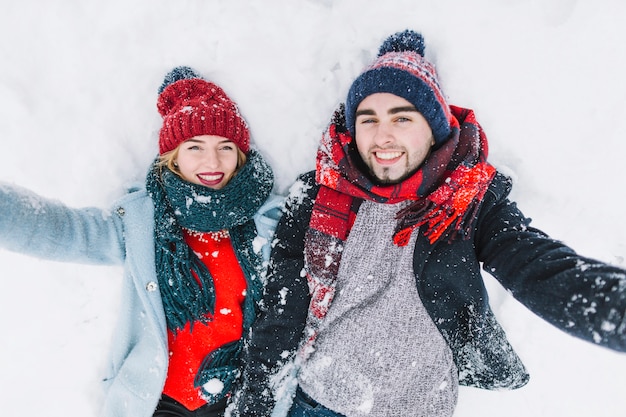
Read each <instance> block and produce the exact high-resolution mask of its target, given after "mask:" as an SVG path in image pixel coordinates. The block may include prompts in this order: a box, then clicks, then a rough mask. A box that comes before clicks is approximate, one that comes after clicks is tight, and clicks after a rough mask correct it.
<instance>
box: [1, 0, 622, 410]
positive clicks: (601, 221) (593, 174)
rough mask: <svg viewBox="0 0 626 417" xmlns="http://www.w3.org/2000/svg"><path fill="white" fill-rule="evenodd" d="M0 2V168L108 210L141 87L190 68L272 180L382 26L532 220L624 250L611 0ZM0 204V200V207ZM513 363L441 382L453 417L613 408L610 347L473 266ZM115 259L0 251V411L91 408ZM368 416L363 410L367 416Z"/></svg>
mask: <svg viewBox="0 0 626 417" xmlns="http://www.w3.org/2000/svg"><path fill="white" fill-rule="evenodd" d="M1 9H2V11H1V12H0V34H1V36H0V57H1V59H2V63H1V65H0V138H1V142H0V143H1V144H2V151H3V154H4V157H3V160H2V163H1V164H0V179H2V180H5V181H9V182H14V183H17V184H21V185H23V186H26V187H28V188H31V189H33V190H35V191H36V192H38V193H40V194H43V195H45V196H48V197H53V198H57V199H59V200H62V201H64V202H65V203H67V204H69V205H71V206H87V205H95V206H101V207H108V205H109V204H110V203H112V201H113V200H114V199H115V198H117V197H118V196H120V195H121V194H122V193H123V192H124V187H125V186H126V185H127V184H129V183H130V182H132V181H135V180H140V181H143V178H144V175H145V172H146V169H147V167H148V165H149V163H150V162H151V160H152V158H153V157H154V156H155V155H156V150H157V147H156V134H157V132H158V129H159V127H160V117H159V115H158V113H157V111H156V96H157V88H158V87H159V85H160V84H161V81H162V79H163V76H164V75H165V74H166V73H167V72H168V71H169V70H170V69H171V68H172V67H174V66H177V65H190V66H192V67H194V68H195V69H196V70H198V71H199V72H201V73H202V74H203V75H205V77H206V78H208V79H210V80H213V81H215V82H216V83H217V84H219V85H221V86H222V87H223V88H224V89H225V90H226V92H227V93H228V94H229V95H230V96H231V97H232V98H233V99H234V100H235V101H236V102H237V103H238V104H239V106H240V108H241V110H242V113H243V114H244V116H245V117H246V119H247V120H248V122H249V124H250V126H251V131H252V134H253V137H254V141H255V143H256V146H257V147H258V148H259V149H260V150H261V152H262V153H263V154H264V155H265V156H267V157H268V159H269V161H270V163H271V164H272V165H273V167H274V170H275V172H276V176H277V190H278V191H279V192H281V193H284V192H285V191H286V189H287V188H288V186H289V185H290V184H291V182H292V181H293V180H294V179H295V177H296V175H297V174H299V173H301V172H303V171H305V170H309V169H312V168H313V167H314V158H315V150H316V146H317V143H318V140H319V138H320V135H321V132H322V131H323V129H324V128H325V126H326V124H327V122H328V121H329V118H330V116H331V113H332V111H333V109H334V108H335V106H336V105H337V104H338V103H339V102H340V101H343V100H344V97H345V94H346V92H347V89H348V88H349V85H350V83H351V81H352V80H353V79H354V78H355V77H356V76H357V75H358V74H359V73H360V71H361V70H362V68H363V67H364V66H365V65H366V64H368V63H369V62H370V61H371V60H372V59H373V57H374V56H375V54H376V52H377V50H378V47H379V45H380V43H381V42H382V41H383V40H384V38H385V37H386V36H387V35H389V34H391V33H393V32H396V31H399V30H403V29H405V28H412V29H416V30H419V31H421V32H422V33H423V34H424V36H425V39H426V50H427V56H429V57H430V58H431V59H432V60H433V61H434V62H435V63H436V65H437V68H438V70H439V73H440V77H441V80H442V84H443V87H444V90H445V92H446V94H447V96H448V98H449V101H450V102H451V103H453V104H457V105H460V106H464V107H469V108H473V109H474V110H475V112H476V114H477V117H478V120H479V122H480V123H481V124H482V125H483V127H484V129H485V130H486V132H487V135H488V137H489V139H490V145H491V161H492V162H493V163H494V164H495V165H496V166H497V167H498V168H500V169H502V170H503V171H505V172H507V173H508V174H510V175H512V176H513V177H514V179H515V187H514V191H513V194H512V197H513V198H514V199H515V200H516V201H517V202H518V204H519V206H520V207H521V209H522V210H523V211H524V212H525V214H527V215H528V216H530V217H532V218H533V219H534V225H535V226H537V227H539V228H541V229H543V230H545V231H546V232H548V233H549V234H550V235H552V236H553V237H556V238H558V239H561V240H563V241H565V242H566V243H568V244H569V245H571V246H573V247H574V248H575V249H576V250H578V251H579V252H580V253H582V254H584V255H587V256H591V257H595V258H599V259H601V260H604V261H606V262H611V263H614V264H617V265H621V266H626V262H625V260H624V258H625V257H626V246H625V243H626V242H625V236H626V233H625V232H626V222H625V221H624V212H625V210H624V203H626V191H624V190H625V188H626V187H625V186H624V180H625V176H624V158H625V157H626V143H625V136H626V126H625V124H624V120H625V119H626V76H625V74H626V43H625V39H626V24H625V21H626V2H623V1H621V0H613V1H611V0H598V1H595V2H590V1H575V0H500V1H498V0H491V1H489V0H480V1H472V0H468V1H451V0H445V1H441V0H440V1H424V0H377V1H367V0H336V1H331V0H319V1H313V0H265V1H239V0H212V1H210V0H176V1H173V0H171V1H165V0H134V1H128V0H107V1H93V0H46V1H39V0H20V1H6V0H5V1H3V2H2V7H1ZM0 215H2V213H0ZM487 279H488V280H489V281H488V282H489V290H490V293H491V302H492V305H493V307H494V310H495V312H496V315H497V316H498V318H499V319H500V320H501V322H502V323H503V325H504V327H505V328H506V330H507V332H508V335H509V337H510V339H511V341H512V343H513V345H514V346H515V348H516V349H517V351H518V352H519V354H520V355H521V357H522V358H523V359H524V361H525V363H526V365H527V366H528V368H529V371H530V373H531V380H530V383H529V384H528V385H527V386H526V387H524V388H522V389H520V390H516V391H511V392H487V391H482V390H478V389H473V388H461V390H460V398H459V405H458V408H457V412H456V416H457V417H470V416H481V417H492V416H493V417H495V416H498V417H500V416H503V415H506V416H508V417H517V416H519V417H522V416H523V417H530V416H533V417H538V416H546V417H561V416H594V417H618V416H624V415H626V400H624V389H625V387H626V357H625V356H624V355H622V354H617V353H614V352H611V351H609V350H607V349H604V348H599V347H596V346H593V345H592V344H590V343H587V342H582V341H578V340H576V339H574V338H572V337H570V336H567V335H565V334H564V333H561V332H560V331H558V330H556V329H554V328H553V327H551V326H550V325H548V324H546V323H545V322H543V321H541V320H540V319H538V318H537V317H536V316H534V315H533V314H532V313H530V312H529V311H527V310H526V309H525V308H523V307H521V305H520V304H519V303H517V302H516V301H515V300H513V299H512V297H510V296H509V295H508V294H507V293H506V292H504V291H502V290H501V287H499V285H498V284H497V283H494V281H493V280H492V279H491V278H487ZM120 280H121V268H117V267H99V266H83V265H73V264H61V263H55V262H48V261H42V260H37V259H33V258H28V257H25V256H22V255H16V254H13V253H8V252H6V251H0V288H1V290H0V329H2V337H1V340H0V404H1V405H0V409H1V410H2V411H1V414H2V415H4V416H40V415H41V416H44V415H45V416H47V417H58V416H68V415H72V416H93V415H95V414H97V410H98V407H99V401H100V389H99V379H100V377H101V371H102V369H103V365H104V361H105V359H106V356H107V350H108V345H109V343H115V341H114V340H113V341H111V335H112V329H113V323H114V321H115V319H116V317H117V308H118V298H119V284H120ZM377 417H378V416H377Z"/></svg>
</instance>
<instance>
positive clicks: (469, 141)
mask: <svg viewBox="0 0 626 417" xmlns="http://www.w3.org/2000/svg"><path fill="white" fill-rule="evenodd" d="M450 108H451V110H452V113H453V115H454V116H455V119H456V120H455V121H458V123H457V124H455V125H453V126H452V136H451V137H450V138H449V139H448V141H447V142H445V143H444V145H443V146H441V147H440V148H439V149H437V150H435V151H434V152H433V153H431V154H430V155H429V157H428V158H427V159H426V161H425V162H424V164H423V166H422V167H421V168H420V169H419V170H418V171H417V172H415V173H414V174H413V175H412V176H411V177H409V178H407V179H406V180H404V181H402V182H401V183H399V184H392V185H376V184H375V183H373V182H372V181H371V180H370V179H369V178H367V177H366V176H365V175H363V173H362V172H363V169H364V166H363V162H362V161H361V158H360V156H359V155H358V152H357V150H356V147H355V146H354V145H353V144H352V138H351V136H350V134H349V132H348V131H347V129H346V128H345V124H344V123H345V122H344V120H345V119H344V116H343V108H342V107H340V109H339V110H337V111H336V112H335V115H334V118H333V122H332V123H331V124H330V126H329V128H328V130H327V131H326V133H325V134H324V136H323V138H322V142H321V145H320V147H319V150H318V153H317V167H316V168H317V170H316V180H317V182H319V183H320V184H321V185H322V187H321V189H320V193H319V194H318V196H317V199H316V202H315V206H314V207H313V213H312V216H311V223H310V227H311V228H312V229H315V230H319V231H321V232H323V233H325V234H330V235H332V236H334V237H336V238H338V239H340V240H342V241H343V240H345V239H346V237H347V236H348V232H349V230H350V227H351V225H352V224H351V222H352V221H353V220H354V216H355V215H356V213H355V210H357V209H358V206H359V204H360V202H361V201H363V200H364V199H367V200H372V201H376V202H379V203H390V204H393V203H397V202H400V201H405V200H413V201H414V203H412V204H411V205H410V206H409V207H408V208H406V209H404V210H402V211H400V212H399V213H398V216H397V218H398V220H399V221H398V228H397V230H396V234H395V237H394V242H395V243H396V244H398V245H406V243H407V242H408V238H409V237H410V234H411V232H412V231H413V230H414V229H415V228H417V227H420V226H422V225H425V226H426V228H425V230H424V234H425V235H426V236H428V237H429V239H430V242H431V243H434V242H435V241H437V240H438V239H439V238H440V237H441V236H442V235H443V234H444V232H446V231H448V232H449V234H450V238H452V237H454V236H456V235H457V234H462V235H465V236H467V235H468V234H469V228H470V227H471V220H472V218H473V217H474V216H475V214H476V210H477V209H478V206H479V203H480V201H481V200H482V198H483V196H484V193H485V191H486V190H487V187H488V186H489V184H490V182H491V180H492V179H493V177H494V175H495V168H494V167H493V166H491V165H490V164H488V163H487V162H486V159H487V150H488V148H487V137H486V136H485V134H484V132H483V130H482V128H481V127H480V125H479V124H478V123H477V122H476V118H475V116H474V112H473V111H472V110H469V109H462V108H460V107H455V106H450ZM355 200H356V201H355ZM451 226H452V227H451Z"/></svg>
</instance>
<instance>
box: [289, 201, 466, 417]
mask: <svg viewBox="0 0 626 417" xmlns="http://www.w3.org/2000/svg"><path fill="white" fill-rule="evenodd" d="M403 204H404V203H399V204H379V203H374V202H370V201H365V202H363V204H362V205H361V207H360V209H359V213H358V216H357V219H356V222H355V224H354V226H353V227H352V229H351V231H350V235H349V237H348V239H347V241H346V243H345V248H344V253H343V255H342V261H341V265H340V268H339V274H338V277H337V284H336V289H337V292H336V294H335V299H334V300H333V303H332V305H331V308H330V310H329V311H328V314H327V316H326V318H325V319H324V321H323V323H322V326H321V328H320V332H319V335H318V337H317V340H316V343H315V351H314V352H313V353H312V355H311V356H310V357H309V359H308V360H307V362H306V363H305V364H303V366H302V369H301V371H300V373H299V376H298V382H299V384H300V386H301V388H302V389H303V390H304V391H305V392H306V393H307V394H309V395H310V396H311V397H312V398H314V399H315V400H316V401H318V402H319V403H321V404H322V405H324V406H326V407H327V408H330V409H332V410H334V411H336V412H339V413H341V414H344V415H346V416H347V417H357V416H358V417H362V416H370V417H371V416H376V417H381V416H398V417H399V416H403V417H405V416H406V417H409V416H411V417H416V416H428V417H444V416H451V415H452V413H453V411H454V408H455V405H456V400H457V387H458V379H457V378H458V376H457V370H456V367H455V365H454V363H453V359H452V352H451V351H450V349H449V347H448V345H447V344H446V342H445V341H444V339H443V338H442V336H441V334H440V333H439V331H438V330H437V328H436V327H435V325H434V323H433V322H432V320H431V318H430V316H428V314H427V312H426V311H425V309H424V306H423V305H422V302H421V301H420V299H419V296H418V294H417V289H416V286H415V277H414V273H413V267H412V261H413V248H414V245H415V235H416V233H414V236H412V239H411V242H410V243H409V244H408V245H407V246H404V247H398V246H396V245H394V244H393V242H392V234H393V230H394V227H395V220H394V217H395V214H396V212H397V211H398V210H399V209H400V208H401V205H403Z"/></svg>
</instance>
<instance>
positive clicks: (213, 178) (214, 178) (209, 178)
mask: <svg viewBox="0 0 626 417" xmlns="http://www.w3.org/2000/svg"><path fill="white" fill-rule="evenodd" d="M198 176H199V177H200V178H202V179H203V180H205V181H217V180H219V179H220V178H221V177H222V176H221V175H198Z"/></svg>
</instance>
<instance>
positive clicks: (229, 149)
mask: <svg viewBox="0 0 626 417" xmlns="http://www.w3.org/2000/svg"><path fill="white" fill-rule="evenodd" d="M218 149H219V150H220V151H232V150H234V149H235V145H223V146H220V147H219V148H218Z"/></svg>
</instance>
